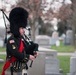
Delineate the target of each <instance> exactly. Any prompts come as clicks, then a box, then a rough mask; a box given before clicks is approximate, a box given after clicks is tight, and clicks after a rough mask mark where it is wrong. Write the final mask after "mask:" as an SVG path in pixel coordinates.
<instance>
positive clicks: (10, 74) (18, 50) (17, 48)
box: [2, 7, 38, 75]
mask: <svg viewBox="0 0 76 75" xmlns="http://www.w3.org/2000/svg"><path fill="white" fill-rule="evenodd" d="M28 15H29V14H28V12H27V11H26V10H25V9H24V8H21V7H15V8H14V9H12V10H11V12H10V14H9V21H10V32H11V36H10V37H9V38H8V41H7V45H6V53H7V57H6V63H5V65H4V67H3V71H2V75H22V70H23V69H28V66H27V62H28V61H29V60H34V59H35V57H36V56H37V52H36V53H33V51H34V49H35V48H36V46H38V44H36V43H31V45H29V44H28V42H27V41H26V39H24V38H23V35H24V33H25V30H24V29H25V28H26V26H27V20H28Z"/></svg>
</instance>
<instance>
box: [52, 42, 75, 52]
mask: <svg viewBox="0 0 76 75" xmlns="http://www.w3.org/2000/svg"><path fill="white" fill-rule="evenodd" d="M51 49H54V50H57V52H68V53H70V52H75V48H74V46H71V45H67V46H65V45H64V44H63V43H62V42H61V43H60V46H58V47H57V46H51Z"/></svg>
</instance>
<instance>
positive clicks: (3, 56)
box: [0, 55, 6, 75]
mask: <svg viewBox="0 0 76 75" xmlns="http://www.w3.org/2000/svg"><path fill="white" fill-rule="evenodd" d="M5 58H6V55H0V59H4V60H5ZM3 65H4V63H0V75H1V72H2V68H3Z"/></svg>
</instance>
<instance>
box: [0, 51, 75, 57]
mask: <svg viewBox="0 0 76 75" xmlns="http://www.w3.org/2000/svg"><path fill="white" fill-rule="evenodd" d="M0 54H6V52H0ZM73 54H74V53H57V55H58V56H64V55H65V56H71V55H73Z"/></svg>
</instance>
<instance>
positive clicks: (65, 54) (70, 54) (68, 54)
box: [57, 53, 74, 56]
mask: <svg viewBox="0 0 76 75" xmlns="http://www.w3.org/2000/svg"><path fill="white" fill-rule="evenodd" d="M73 54H74V53H57V55H58V56H72V55H73Z"/></svg>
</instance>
